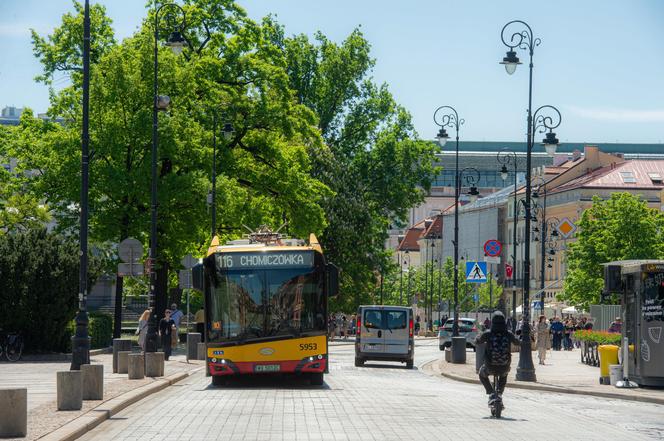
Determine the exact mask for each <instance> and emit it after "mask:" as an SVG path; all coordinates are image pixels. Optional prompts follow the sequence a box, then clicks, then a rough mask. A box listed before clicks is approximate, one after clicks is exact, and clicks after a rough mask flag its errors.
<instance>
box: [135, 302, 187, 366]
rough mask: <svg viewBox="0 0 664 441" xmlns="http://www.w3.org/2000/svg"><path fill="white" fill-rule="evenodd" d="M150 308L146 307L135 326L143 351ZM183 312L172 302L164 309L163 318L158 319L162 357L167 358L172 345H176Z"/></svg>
mask: <svg viewBox="0 0 664 441" xmlns="http://www.w3.org/2000/svg"><path fill="white" fill-rule="evenodd" d="M150 314H151V310H150V309H146V310H145V311H143V314H141V316H140V317H139V319H138V326H137V327H136V335H138V345H139V346H140V347H141V349H142V350H143V351H145V345H146V343H147V335H148V322H149V320H150ZM183 316H184V314H183V313H182V311H180V310H179V309H178V306H177V305H176V304H175V303H173V304H172V305H171V308H170V309H166V310H165V311H164V318H162V319H161V320H160V321H159V325H158V329H157V330H158V334H159V339H160V343H161V348H162V350H163V351H164V359H165V360H168V359H169V358H170V356H171V353H172V351H173V347H174V346H176V345H177V338H178V329H179V328H180V321H181V320H182V317H183Z"/></svg>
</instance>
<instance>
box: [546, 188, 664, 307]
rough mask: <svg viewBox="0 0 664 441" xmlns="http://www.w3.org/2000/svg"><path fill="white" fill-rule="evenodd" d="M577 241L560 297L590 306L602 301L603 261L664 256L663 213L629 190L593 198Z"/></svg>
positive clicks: (583, 215) (570, 251)
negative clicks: (604, 197) (605, 198)
mask: <svg viewBox="0 0 664 441" xmlns="http://www.w3.org/2000/svg"><path fill="white" fill-rule="evenodd" d="M578 228H579V230H578V233H577V239H578V240H577V241H576V242H574V243H572V244H570V247H569V252H568V254H567V263H568V271H567V276H566V277H565V281H564V290H563V293H562V294H561V295H560V296H559V297H560V299H561V300H564V301H566V302H567V303H569V304H571V305H575V306H580V307H582V308H585V309H587V307H588V305H591V304H594V303H599V300H600V294H601V291H602V288H603V286H604V279H603V269H602V263H606V262H611V261H616V260H628V259H658V258H661V257H662V256H664V215H663V214H662V213H661V212H659V211H657V210H654V209H651V208H648V205H647V202H646V201H645V200H643V199H642V198H640V197H639V196H633V195H631V194H629V193H612V194H611V197H610V198H609V199H607V200H602V199H601V198H599V197H598V196H595V197H594V198H593V204H592V206H591V207H590V208H589V209H587V210H586V211H584V212H583V214H582V215H581V219H580V220H579V223H578Z"/></svg>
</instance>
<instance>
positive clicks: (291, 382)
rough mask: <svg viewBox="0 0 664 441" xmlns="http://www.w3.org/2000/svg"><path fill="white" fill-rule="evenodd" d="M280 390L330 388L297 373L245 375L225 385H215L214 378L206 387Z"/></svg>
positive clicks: (207, 388) (209, 388)
mask: <svg viewBox="0 0 664 441" xmlns="http://www.w3.org/2000/svg"><path fill="white" fill-rule="evenodd" d="M223 389H229V390H258V389H262V390H278V389H284V390H286V389H289V390H292V389H297V390H330V389H331V388H330V386H328V385H327V383H323V385H322V386H313V385H311V384H309V379H308V378H306V377H302V376H297V375H283V374H282V375H258V376H257V375H254V376H252V375H245V376H240V377H236V378H230V377H229V378H228V380H227V383H226V384H225V385H223V386H214V385H213V384H212V380H210V384H208V385H207V386H206V387H205V390H223Z"/></svg>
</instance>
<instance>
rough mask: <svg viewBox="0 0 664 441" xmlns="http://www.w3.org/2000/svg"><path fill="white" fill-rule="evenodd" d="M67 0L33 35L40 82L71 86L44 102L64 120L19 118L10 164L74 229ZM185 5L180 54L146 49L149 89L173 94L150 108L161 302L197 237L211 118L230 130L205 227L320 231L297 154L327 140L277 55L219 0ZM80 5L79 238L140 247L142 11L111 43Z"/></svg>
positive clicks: (145, 195)
mask: <svg viewBox="0 0 664 441" xmlns="http://www.w3.org/2000/svg"><path fill="white" fill-rule="evenodd" d="M74 5H75V9H76V11H75V14H73V15H71V14H65V16H63V21H62V24H61V26H60V27H58V28H56V29H55V30H54V31H53V33H52V35H50V36H48V37H47V38H42V37H40V36H39V35H37V34H36V33H34V34H33V44H34V51H35V54H36V56H37V57H38V59H39V60H40V61H41V63H42V65H43V67H44V72H43V75H42V76H41V77H39V79H40V80H42V81H45V82H47V83H48V81H49V80H50V79H51V78H52V77H53V75H54V73H55V72H61V73H66V74H68V75H70V76H71V78H72V84H71V85H70V86H68V87H65V88H64V89H62V90H59V91H57V92H56V91H52V98H51V108H50V109H49V114H50V115H52V116H60V117H63V118H64V120H65V123H64V124H62V125H57V124H55V125H54V124H52V123H49V122H45V121H41V120H37V119H34V118H29V117H26V118H25V119H24V120H22V122H21V127H20V131H21V140H22V142H20V143H18V145H17V148H16V149H15V153H16V155H17V156H18V157H19V158H20V163H21V166H22V167H24V168H26V169H37V170H39V173H38V174H37V175H36V176H35V177H34V179H33V181H32V182H31V189H32V191H33V192H34V193H35V194H36V195H38V196H39V197H41V198H45V199H46V200H47V201H48V202H49V204H50V205H51V206H52V207H53V208H54V212H55V213H56V217H57V220H58V225H59V228H61V229H63V230H74V231H75V229H76V228H77V226H76V222H74V221H75V220H76V216H72V213H71V211H72V209H71V207H74V209H75V205H74V206H72V202H74V203H75V202H77V201H78V199H79V185H80V184H79V172H78V170H79V169H80V124H81V115H80V97H81V88H80V84H81V82H80V65H81V60H80V54H81V50H80V45H81V41H82V40H81V39H80V38H79V37H80V24H81V23H82V10H81V7H80V4H79V3H78V2H74ZM184 9H185V11H186V13H187V29H186V32H185V35H186V37H187V38H188V39H189V41H190V42H191V47H190V48H187V49H185V52H184V56H182V57H177V56H175V55H174V54H172V53H171V52H170V51H168V50H167V49H165V48H164V49H161V50H160V51H159V71H158V74H159V79H158V81H159V90H160V93H162V94H168V95H169V96H170V97H171V100H172V103H173V104H172V106H171V107H170V108H169V110H168V111H167V112H161V113H160V115H159V159H158V183H157V187H158V197H159V201H158V204H159V212H158V216H159V217H158V238H157V243H158V249H159V256H158V261H159V264H160V265H161V269H160V275H159V276H158V281H160V282H159V283H160V285H159V286H158V287H157V288H158V297H160V298H162V300H163V299H164V298H165V291H166V288H167V286H166V283H167V281H168V280H169V277H168V276H167V273H168V271H169V269H170V268H172V267H175V266H178V265H179V261H180V258H181V257H182V256H183V255H184V254H186V253H188V252H193V253H195V254H199V255H200V253H202V252H203V251H204V250H207V246H208V244H209V240H210V238H209V229H210V228H209V214H208V207H207V205H206V196H207V193H208V190H209V189H210V185H211V184H210V172H209V170H210V168H211V161H212V133H211V130H212V127H213V115H214V114H216V115H217V116H218V118H219V120H220V121H222V122H225V121H228V122H231V123H232V124H233V126H234V129H235V130H234V134H233V137H232V139H231V140H229V141H223V140H222V138H221V137H220V136H219V134H217V135H218V149H219V151H218V152H217V155H218V156H217V158H218V161H219V166H218V167H217V170H218V177H217V187H218V188H217V201H216V204H217V206H218V207H219V215H218V222H219V224H218V225H217V227H218V229H219V230H220V231H222V232H223V234H222V235H223V236H224V237H237V236H239V235H240V234H241V233H242V231H243V229H242V225H249V226H253V227H256V226H258V225H260V224H268V225H272V226H278V225H280V224H281V223H282V222H283V221H284V220H285V221H288V222H289V227H288V228H289V232H290V233H292V234H294V235H298V236H301V237H308V234H309V233H310V232H314V233H317V234H320V233H322V231H323V229H324V227H325V223H326V221H325V214H324V211H323V208H322V207H321V205H320V200H321V198H323V197H326V196H330V195H331V192H330V191H329V190H328V187H327V186H326V185H325V184H323V183H321V182H320V181H319V180H317V179H315V178H313V177H312V174H313V172H312V167H313V161H312V160H311V159H310V153H311V152H313V151H320V153H319V154H320V155H322V156H324V154H325V153H324V151H325V150H326V148H325V146H324V144H323V142H322V138H321V137H320V133H319V131H318V129H317V126H316V117H315V115H314V113H313V112H312V111H311V110H309V109H308V108H307V107H306V106H304V105H301V104H298V103H297V102H296V99H295V97H294V95H293V92H292V91H291V89H290V87H289V81H288V75H287V73H286V70H285V67H286V61H285V58H284V54H283V52H282V51H280V50H279V48H278V47H277V46H275V45H274V44H273V42H272V41H271V39H270V38H269V37H270V35H271V34H270V29H268V28H264V27H262V26H259V25H257V24H255V23H253V22H252V21H251V20H249V19H248V18H247V17H246V14H245V13H244V11H243V10H242V9H241V8H239V7H237V6H236V5H235V4H234V3H233V2H229V1H225V0H190V1H187V2H186V4H185V6H184ZM91 13H92V23H93V25H92V39H93V41H95V43H94V44H93V52H95V56H94V57H92V59H91V97H90V100H91V115H90V131H91V149H92V150H94V159H93V161H92V164H91V170H90V173H91V174H90V176H91V178H90V234H91V238H92V240H96V241H107V240H109V241H113V242H119V241H121V240H123V239H124V238H126V237H130V236H132V237H136V238H138V239H140V240H142V241H143V242H144V244H145V245H146V246H145V248H146V249H147V244H148V241H149V231H150V228H149V226H150V185H151V184H150V176H151V175H150V166H151V153H150V152H151V143H152V140H151V130H152V75H153V52H152V51H153V44H154V41H153V38H154V37H153V29H152V25H153V18H154V17H153V13H154V11H153V10H152V9H151V10H150V11H149V13H148V17H147V18H146V20H145V21H144V22H143V26H142V27H141V28H140V30H139V31H137V32H136V33H135V34H134V35H133V36H131V37H129V38H127V39H125V40H124V41H122V42H121V43H117V42H116V41H115V39H114V37H113V33H112V30H111V28H110V25H111V22H110V19H108V17H106V16H105V10H104V8H103V6H101V5H99V4H97V5H95V6H94V7H93V8H92V11H91ZM165 26H166V25H165V23H164V29H163V30H162V31H163V34H164V35H167V29H166V28H165ZM74 214H75V213H74ZM118 286H121V285H118Z"/></svg>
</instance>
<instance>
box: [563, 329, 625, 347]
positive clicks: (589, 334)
mask: <svg viewBox="0 0 664 441" xmlns="http://www.w3.org/2000/svg"><path fill="white" fill-rule="evenodd" d="M574 338H576V339H577V340H579V341H587V342H590V343H597V344H600V345H617V346H620V342H621V340H622V336H621V335H620V334H616V333H612V332H606V331H586V330H580V331H576V332H574Z"/></svg>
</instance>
